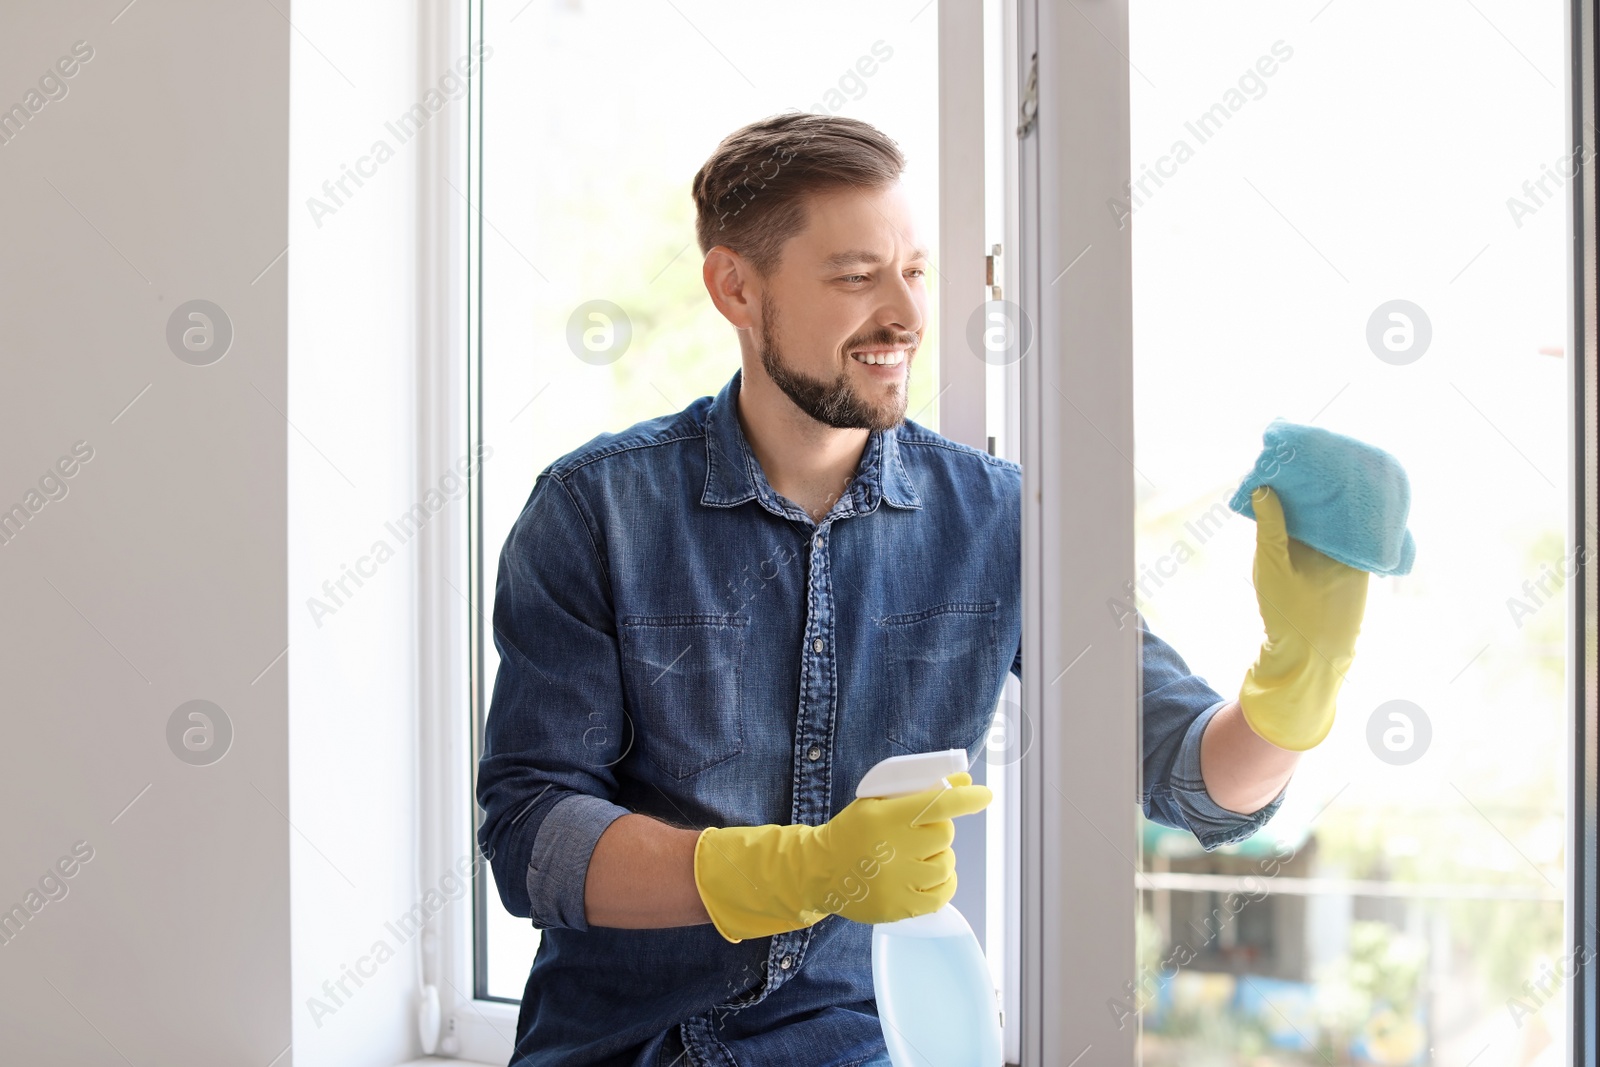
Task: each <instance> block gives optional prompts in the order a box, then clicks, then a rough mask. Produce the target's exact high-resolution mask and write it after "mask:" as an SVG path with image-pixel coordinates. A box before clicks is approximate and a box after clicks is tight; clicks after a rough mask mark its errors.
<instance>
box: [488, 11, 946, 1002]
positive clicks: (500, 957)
mask: <svg viewBox="0 0 1600 1067" xmlns="http://www.w3.org/2000/svg"><path fill="white" fill-rule="evenodd" d="M485 6H486V10H485V28H484V36H485V38H486V40H487V43H488V45H489V47H490V48H491V49H493V51H492V53H491V54H489V55H488V56H487V57H486V59H485V62H484V65H483V69H484V78H485V82H484V90H485V92H484V96H485V100H484V135H483V147H484V153H483V156H484V162H483V175H484V202H483V205H482V210H483V219H484V246H483V254H484V264H483V277H482V286H483V290H482V292H483V376H482V378H483V382H482V389H483V433H484V440H485V442H486V443H487V444H488V446H489V447H490V448H491V449H492V450H493V452H492V455H491V456H490V457H489V458H488V461H487V462H486V464H485V467H484V476H483V546H484V556H485V558H484V567H483V588H480V589H479V590H477V596H478V598H479V603H480V604H481V605H482V606H483V608H484V610H485V612H486V613H487V611H488V610H489V607H490V605H492V603H493V594H494V576H495V568H496V565H497V563H498V560H499V552H500V547H501V545H502V544H503V543H504V541H505V537H506V534H507V532H508V531H509V529H510V527H511V524H512V522H513V521H514V520H515V519H516V516H517V514H518V513H519V512H520V511H521V509H522V506H523V504H524V503H525V502H526V500H527V498H528V493H529V491H530V490H531V489H532V486H533V481H534V478H535V476H536V475H537V474H538V473H539V471H540V470H542V469H543V468H544V467H545V466H546V465H547V464H548V463H550V462H551V461H552V460H554V459H556V458H557V457H559V456H561V455H562V454H563V453H565V452H568V451H570V450H572V449H574V448H576V447H578V446H579V445H581V444H583V443H584V442H585V441H587V440H589V439H590V438H591V437H593V436H595V435H596V434H598V433H602V432H606V431H614V430H620V429H623V428H624V427H627V426H629V425H631V424H632V423H635V422H638V421H640V420H642V419H648V418H653V417H655V416H658V415H663V414H667V413H671V412H676V411H678V410H681V409H682V408H684V407H685V406H687V405H688V404H689V403H690V402H691V401H692V400H694V399H695V398H696V397H700V396H704V395H708V394H714V393H716V392H717V391H718V390H719V389H720V388H721V387H722V385H723V384H724V383H725V382H726V381H727V379H728V378H730V377H731V376H732V375H733V372H734V371H735V370H736V369H738V367H739V347H738V343H737V340H736V339H735V336H734V333H733V330H732V327H731V326H730V325H729V324H728V323H727V321H726V320H725V319H723V318H722V317H721V315H719V314H718V313H717V311H716V309H715V307H713V305H712V304H711V301H710V298H709V297H708V296H707V294H706V291H705V286H704V284H703V282H702V280H701V272H700V268H701V263H702V260H703V257H702V255H701V254H700V251H699V249H698V247H697V245H696V244H695V237H694V205H693V202H692V200H691V198H690V194H689V188H690V182H691V180H692V179H693V177H694V174H695V172H696V170H698V169H699V167H700V165H701V164H702V163H703V162H704V161H705V159H706V157H707V156H708V155H710V154H711V152H712V150H713V149H714V148H715V147H716V145H717V143H718V142H719V141H720V140H721V139H722V138H723V137H725V136H726V135H727V134H729V133H731V132H733V131H734V130H735V129H737V128H739V127H740V126H743V125H745V124H746V123H748V122H752V121H754V120H756V119H759V118H762V117H764V116H767V115H771V114H776V113H778V112H782V111H786V110H789V109H791V108H798V109H800V110H805V111H813V112H819V113H827V114H843V115H848V116H851V117H854V118H859V119H862V120H864V121H866V122H870V123H872V124H873V125H875V126H877V127H878V128H879V129H881V130H883V131H885V132H886V133H888V134H889V135H890V136H891V137H893V138H894V139H895V140H896V141H897V142H899V144H900V147H901V150H902V151H903V152H904V153H905V155H906V157H907V161H908V166H907V171H906V174H905V177H904V184H905V187H906V190H907V192H908V194H909V196H910V198H911V201H912V207H913V210H914V211H916V213H917V216H918V222H919V226H920V227H921V230H922V232H923V233H924V234H925V235H926V238H927V240H929V241H931V242H934V243H933V244H931V245H930V247H931V248H937V240H938V231H937V227H938V220H939V215H938V194H939V189H938V166H937V151H938V77H937V53H938V41H937V32H936V31H937V27H938V9H937V6H936V4H934V3H930V2H928V0H908V2H881V3H876V4H872V5H861V4H853V3H846V2H841V0H828V2H821V3H819V2H816V0H812V2H809V3H806V4H800V3H788V4H779V5H770V4H763V5H751V4H748V3H734V2H731V0H725V2H710V0H675V3H672V4H633V3H625V2H623V0H598V2H578V0H568V2H556V0H531V2H530V0H487V2H486V5H485ZM867 70H870V71H871V73H870V74H867V73H864V72H865V71H867ZM599 301H605V302H607V303H606V304H601V303H597V302H599ZM937 305H938V301H937V300H936V299H930V301H929V311H930V315H931V316H933V317H932V318H931V319H930V323H929V329H928V330H927V331H926V332H925V333H924V340H923V344H922V347H921V354H920V355H919V357H918V359H917V362H916V366H915V367H914V368H913V370H912V372H911V381H910V398H909V406H908V409H907V410H908V412H909V413H911V417H912V418H914V419H916V420H917V421H918V422H921V423H923V424H925V425H929V426H932V427H934V428H937V426H938V418H937V410H936V407H935V405H934V403H933V401H934V394H935V392H936V391H937V387H936V386H935V384H934V383H935V382H936V381H937V380H938V352H939V330H938V322H937ZM619 311H620V314H619ZM624 317H625V318H624ZM624 323H626V325H624ZM574 330H575V331H576V333H577V335H578V337H579V344H578V345H577V346H576V347H574V346H573V345H571V344H569V340H568V339H569V336H571V335H572V334H573V332H574ZM625 330H631V339H629V340H628V341H627V343H626V345H625V346H624V345H623V344H622V343H621V342H620V340H619V339H620V338H622V337H623V336H624V331H625ZM485 646H486V647H485V649H484V654H485V656H486V657H487V659H486V662H485V664H484V677H485V678H486V679H489V680H492V679H493V677H494V672H495V669H496V666H497V657H496V654H495V649H494V647H493V643H492V641H489V640H487V639H486V641H485ZM484 870H485V872H486V874H487V867H485V868H484ZM487 896H488V916H489V918H488V925H487V930H486V931H485V932H484V933H485V935H486V936H485V937H484V938H483V939H481V940H480V945H486V948H485V950H486V951H487V953H488V976H489V977H488V988H487V989H486V990H480V992H481V993H486V994H488V995H490V996H494V997H504V998H508V999H513V1000H514V999H520V997H521V995H522V989H523V985H524V983H525V981H526V979H527V974H528V967H529V964H530V962H531V960H532V957H533V953H534V951H535V950H536V948H537V945H538V933H537V931H535V930H533V929H532V927H531V926H530V925H529V923H528V921H527V920H525V919H518V918H514V917H512V916H510V915H508V914H506V913H505V911H504V910H503V909H502V908H501V906H500V902H499V897H498V894H497V893H496V891H495V890H494V888H493V886H490V887H489V888H488V894H487Z"/></svg>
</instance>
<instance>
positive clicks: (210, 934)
mask: <svg viewBox="0 0 1600 1067" xmlns="http://www.w3.org/2000/svg"><path fill="white" fill-rule="evenodd" d="M120 7H121V4H120V3H96V4H92V5H91V4H85V3H74V4H58V3H46V2H43V0H33V2H28V3H23V2H17V3H9V4H7V5H5V8H4V10H3V12H0V72H3V74H0V107H7V108H8V107H10V105H12V104H13V103H21V102H25V100H26V94H27V93H28V92H29V90H30V88H35V87H37V86H38V84H39V80H40V78H41V77H42V76H45V75H46V74H47V73H48V72H49V71H51V69H52V66H53V64H54V63H55V62H56V60H57V59H58V58H60V57H62V56H67V55H69V54H70V53H71V50H72V48H73V45H74V42H77V41H84V42H86V47H85V48H84V49H83V51H84V52H85V53H87V51H88V49H90V48H92V50H93V55H92V58H90V59H89V60H88V61H87V62H86V63H83V64H82V65H81V66H80V67H78V68H76V69H75V70H74V73H73V75H72V77H70V78H67V79H64V85H65V87H66V90H67V91H66V94H65V95H64V96H60V95H59V92H58V91H56V90H55V89H54V86H53V84H50V83H48V80H47V87H49V88H51V89H52V91H53V92H57V95H58V98H57V99H53V100H50V101H49V102H48V103H46V104H44V105H43V106H42V107H41V108H40V109H39V111H38V113H37V114H34V115H32V116H31V117H30V118H29V119H28V120H27V121H26V122H25V123H24V124H22V125H21V128H20V132H18V131H17V130H16V127H12V128H11V129H10V130H8V136H9V140H7V141H6V143H4V144H0V191H3V195H4V201H5V209H4V219H5V235H4V242H3V248H4V252H3V254H0V263H3V267H0V269H3V271H4V277H3V279H0V352H3V361H4V363H3V374H4V377H3V382H4V386H3V389H0V508H3V509H7V510H9V509H10V508H11V506H12V505H13V504H19V503H21V504H23V505H24V506H25V507H26V504H27V503H28V499H29V498H28V493H29V492H30V490H32V489H35V488H37V487H38V484H39V482H40V479H41V477H42V476H43V475H44V474H45V472H46V471H47V469H48V468H50V466H51V465H52V464H53V463H55V461H56V460H57V459H58V457H61V456H63V455H67V454H69V453H70V450H71V449H72V447H73V445H74V443H75V442H78V441H83V442H86V444H85V445H84V446H83V450H84V451H87V450H88V449H92V450H93V458H92V459H90V460H89V461H88V462H87V463H85V464H83V465H81V466H80V467H77V468H74V473H73V475H72V477H71V478H69V479H66V480H65V481H64V483H63V484H64V486H65V488H66V495H65V496H63V497H61V498H60V499H55V500H50V501H48V502H47V503H44V504H43V506H42V507H40V508H39V510H38V511H37V513H36V514H31V515H29V517H28V518H27V519H26V522H25V524H24V525H22V526H21V529H20V532H18V531H16V530H15V528H13V531H12V532H13V536H11V537H10V539H9V540H8V541H7V542H6V543H4V544H0V603H3V604H4V605H5V612H4V617H3V621H0V678H3V681H0V692H3V693H4V697H3V701H4V704H3V715H4V723H5V740H4V743H3V744H0V812H3V813H4V825H5V830H4V834H3V836H0V840H3V851H0V907H3V908H5V909H9V908H10V907H11V906H12V905H13V904H18V903H20V904H23V905H24V907H25V908H26V904H27V900H28V898H27V894H28V892H29V891H30V888H37V887H38V885H39V883H40V881H41V878H43V877H44V876H45V875H46V873H47V871H48V870H49V869H50V868H51V866H52V865H53V864H55V863H56V862H57V860H58V858H60V857H63V856H66V855H68V854H69V853H70V851H71V849H72V848H73V846H74V844H75V843H76V842H80V841H82V842H85V843H86V844H85V845H83V846H81V850H82V851H83V852H85V853H87V852H88V851H89V850H92V856H93V858H92V859H90V860H89V861H88V862H87V863H85V864H83V865H81V866H80V867H77V868H74V872H73V875H72V877H71V878H69V879H66V880H64V881H63V882H62V883H61V886H62V887H64V888H65V890H66V895H65V896H64V897H62V898H61V899H58V900H54V901H49V902H48V903H44V904H43V906H42V907H40V908H39V910H38V912H37V913H36V914H32V915H31V917H30V918H29V919H28V920H27V921H26V922H25V923H24V924H22V927H21V929H20V931H19V932H14V936H12V937H11V939H10V940H9V942H7V943H4V944H0V1035H3V1037H0V1044H3V1049H4V1051H3V1053H0V1058H3V1059H4V1060H5V1062H6V1063H16V1064H29V1065H31V1064H34V1063H40V1064H44V1063H50V1064H55V1063H71V1064H85V1065H94V1064H125V1063H126V1062H130V1061H131V1062H133V1063H163V1064H185V1063H194V1064H202V1063H204V1064H221V1063H254V1064H262V1065H265V1064H267V1063H268V1062H269V1061H270V1060H272V1058H273V1057H274V1056H276V1055H278V1053H279V1052H281V1051H282V1050H283V1049H284V1047H285V1046H286V1045H287V1044H288V1043H289V1039H290V1028H291V1003H290V997H289V971H290V964H289V956H290V941H289V924H290V906H289V888H290V883H289V867H288V859H289V856H290V838H291V835H292V833H293V831H292V830H291V829H290V826H289V824H288V823H287V822H286V821H285V817H284V814H283V812H284V811H287V810H288V809H289V807H290V798H289V789H288V787H289V777H288V760H287V754H288V747H287V746H288V735H287V704H288V678H289V676H288V673H287V670H286V662H285V660H284V659H279V658H278V657H279V653H280V652H281V651H282V650H283V648H284V646H285V643H286V641H287V638H286V633H287V621H286V611H287V607H286V605H287V600H288V595H287V584H286V569H285V543H286V520H285V515H286V510H285V509H286V479H287V469H286V463H285V450H286V438H287V437H288V436H289V435H290V433H291V432H292V431H291V430H290V429H289V427H288V426H287V425H286V424H285V422H284V417H283V415H282V414H281V412H282V410H283V409H284V407H285V372H286V369H287V365H286V355H285V353H286V344H287V338H286V334H285V329H286V322H287V317H286V308H287V282H288V275H287V273H286V271H285V265H284V262H283V261H282V260H278V261H277V262H276V264H274V263H273V261H274V259H276V257H277V256H278V254H279V253H280V252H281V251H282V250H283V248H284V246H285V244H286V243H287V241H288V220H287V217H286V212H285V210H284V204H285V202H286V201H287V199H288V187H287V179H288V151H289V140H288V137H289V129H288V127H289V112H288V106H287V105H288V97H289V45H290V33H291V30H290V27H289V26H288V24H287V23H286V22H285V21H284V19H283V17H282V16H281V15H279V14H277V13H276V12H274V10H273V8H272V6H271V5H270V4H217V3H206V2H202V0H159V2H150V0H145V2H142V3H137V4H135V5H133V6H132V7H130V8H129V9H127V10H126V11H123V12H121V13H120V16H119V8H120ZM285 10H287V7H285ZM269 264H272V266H270V267H269ZM196 298H203V299H206V300H210V301H212V302H214V303H215V304H217V305H219V306H220V307H221V308H222V309H223V310H224V312H225V313H226V315H227V317H228V319H229V320H231V323H232V326H233V331H234V336H233V340H232V344H231V347H230V348H229V350H228V351H227V352H226V354H225V355H224V356H223V357H222V358H221V359H220V360H219V361H217V362H215V363H212V364H211V365H209V366H195V365H191V364H190V363H188V362H185V361H183V360H180V359H179V358H178V356H177V355H175V354H174V352H173V351H172V350H171V349H169V347H168V343H167V338H166V329H167V320H168V317H169V315H170V314H171V313H172V312H173V311H174V309H175V308H177V307H178V306H179V305H181V304H183V303H184V302H186V301H189V300H192V299H196ZM136 397H137V399H135V398H136ZM130 403H131V406H129V405H130ZM49 486H50V488H51V489H52V491H54V492H56V493H57V494H58V495H59V490H58V489H55V488H54V483H53V482H52V483H49ZM42 499H44V496H43V494H41V495H40V497H39V498H36V501H35V502H37V500H42ZM18 521H19V522H20V521H21V520H20V519H19V520H18ZM274 660H276V662H275V663H274ZM195 699H204V700H208V701H212V702H214V703H215V704H216V705H218V706H219V707H220V708H221V709H222V710H223V712H224V713H225V715H226V716H227V719H228V720H229V721H230V722H231V724H232V730H233V739H232V742H231V745H230V747H229V750H228V751H227V753H226V755H225V756H224V757H223V758H222V759H221V760H220V761H218V762H215V763H213V764H211V765H209V766H195V765H190V764H188V763H185V762H182V761H180V759H179V758H178V757H177V756H176V755H175V754H174V752H173V751H172V750H171V749H170V748H169V745H168V740H167V732H166V731H167V722H168V718H169V716H171V715H172V713H173V712H174V710H175V709H177V708H178V707H179V705H181V704H183V703H185V702H187V701H190V700H195ZM196 740H198V739H196ZM180 750H181V749H180ZM211 751H212V752H215V751H217V748H215V747H214V748H213V749H211ZM136 797H137V798H138V799H137V800H135V798H136ZM130 802H133V803H132V806H131V807H128V805H129V803H130ZM124 809H126V810H124ZM49 887H50V888H51V889H52V891H54V892H57V893H59V891H60V890H59V889H56V888H55V884H54V883H50V884H49ZM43 899H44V897H43V896H41V897H39V898H36V900H43ZM287 1059H288V1057H285V1058H284V1059H283V1060H280V1061H279V1062H280V1063H282V1062H286V1061H287Z"/></svg>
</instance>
